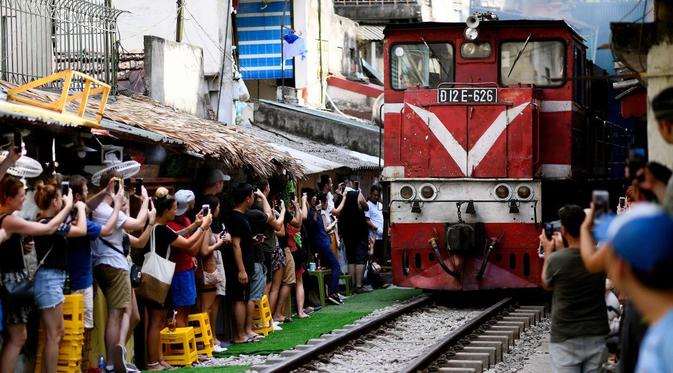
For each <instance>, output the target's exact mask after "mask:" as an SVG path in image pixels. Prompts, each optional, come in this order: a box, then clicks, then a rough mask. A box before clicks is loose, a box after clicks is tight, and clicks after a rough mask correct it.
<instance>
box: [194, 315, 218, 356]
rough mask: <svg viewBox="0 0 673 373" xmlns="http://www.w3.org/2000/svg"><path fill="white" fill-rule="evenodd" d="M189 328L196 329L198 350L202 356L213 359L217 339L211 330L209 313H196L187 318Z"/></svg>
mask: <svg viewBox="0 0 673 373" xmlns="http://www.w3.org/2000/svg"><path fill="white" fill-rule="evenodd" d="M187 323H188V324H189V326H191V327H193V328H194V336H195V337H196V350H197V351H198V353H199V354H201V355H207V356H208V357H213V347H215V338H213V331H212V330H211V329H210V319H209V318H208V314H207V313H195V314H192V315H189V317H188V318H187Z"/></svg>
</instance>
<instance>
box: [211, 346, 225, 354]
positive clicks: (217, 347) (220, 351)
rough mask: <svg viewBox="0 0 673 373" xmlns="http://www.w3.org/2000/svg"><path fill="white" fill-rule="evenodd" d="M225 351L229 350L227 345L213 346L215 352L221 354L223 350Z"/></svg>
mask: <svg viewBox="0 0 673 373" xmlns="http://www.w3.org/2000/svg"><path fill="white" fill-rule="evenodd" d="M225 351H227V348H226V347H222V346H220V345H215V346H213V352H214V353H217V354H219V353H222V352H225Z"/></svg>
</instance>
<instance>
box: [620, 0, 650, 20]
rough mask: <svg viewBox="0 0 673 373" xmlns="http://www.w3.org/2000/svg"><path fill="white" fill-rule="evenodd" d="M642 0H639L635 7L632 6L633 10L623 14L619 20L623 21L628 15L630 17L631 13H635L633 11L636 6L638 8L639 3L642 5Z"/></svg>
mask: <svg viewBox="0 0 673 373" xmlns="http://www.w3.org/2000/svg"><path fill="white" fill-rule="evenodd" d="M642 1H643V0H638V2H637V3H636V4H635V5H634V6H633V8H631V10H629V11H628V12H627V13H626V14H624V15H623V16H622V18H620V19H619V21H617V22H621V21H623V20H624V19H625V18H626V17H628V16H629V15H630V14H631V13H633V11H634V10H636V8H638V5H640V3H641V2H642ZM646 2H647V1H646Z"/></svg>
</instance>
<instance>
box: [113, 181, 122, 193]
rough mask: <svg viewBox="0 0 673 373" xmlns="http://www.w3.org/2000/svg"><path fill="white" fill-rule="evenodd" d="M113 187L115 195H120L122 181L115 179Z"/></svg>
mask: <svg viewBox="0 0 673 373" xmlns="http://www.w3.org/2000/svg"><path fill="white" fill-rule="evenodd" d="M113 185H114V192H115V194H117V193H119V188H120V187H121V180H120V179H119V178H115V179H114V181H113Z"/></svg>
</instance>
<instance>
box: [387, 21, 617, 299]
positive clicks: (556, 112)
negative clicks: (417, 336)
mask: <svg viewBox="0 0 673 373" xmlns="http://www.w3.org/2000/svg"><path fill="white" fill-rule="evenodd" d="M482 17H483V16H482ZM479 21H480V19H479V18H476V17H475V18H472V19H471V20H468V26H469V27H467V28H466V27H465V24H459V23H449V24H446V23H421V24H407V25H392V26H388V27H387V28H386V29H385V32H384V33H385V42H384V50H385V52H384V58H385V61H386V63H385V74H386V81H385V92H384V98H385V105H384V128H385V138H384V158H385V168H384V170H383V173H382V179H383V180H384V181H385V182H386V184H387V185H388V187H389V193H388V195H389V196H390V197H389V201H387V206H388V208H389V218H390V228H389V233H390V248H391V257H392V265H393V281H394V283H395V284H397V285H400V286H410V287H417V288H423V289H441V290H481V289H496V288H530V287H538V286H540V274H541V269H542V259H540V258H539V257H538V246H539V244H538V236H539V234H540V231H541V228H542V227H543V224H542V222H543V221H544V220H543V219H549V220H553V216H554V213H555V210H556V209H557V208H558V206H560V205H561V204H563V203H565V201H568V200H573V199H576V197H577V195H576V193H582V192H581V191H582V190H589V189H590V188H592V187H595V186H596V185H597V184H600V183H604V182H607V181H609V180H616V179H620V176H621V172H622V170H623V166H620V163H623V161H624V159H625V156H624V154H625V153H626V151H625V141H626V133H625V131H624V130H623V129H621V128H620V127H618V126H615V125H613V124H611V123H608V122H606V121H603V120H601V119H599V118H600V113H599V112H600V111H604V108H605V105H606V101H607V92H606V90H605V89H606V88H605V87H606V85H605V83H602V84H600V83H597V82H595V81H590V80H587V79H573V77H584V76H587V75H591V74H595V73H596V72H595V70H597V69H595V68H594V66H593V65H592V64H591V62H590V61H588V60H587V58H586V47H585V45H584V44H583V42H582V39H581V37H580V36H579V35H578V34H577V33H575V32H574V31H573V29H572V28H571V27H570V26H568V25H567V24H566V23H565V22H563V21H532V20H521V21H498V20H489V21H485V20H483V19H482V20H481V22H479Z"/></svg>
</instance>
